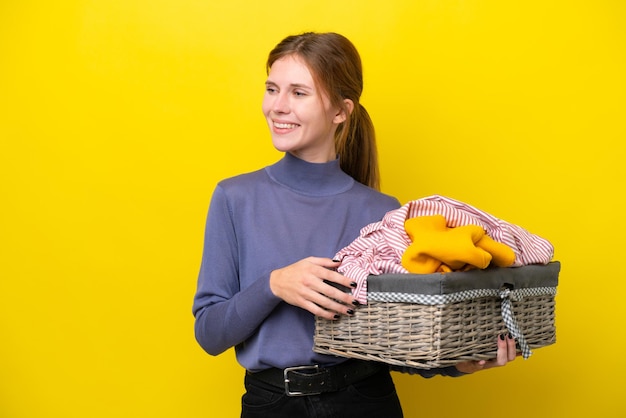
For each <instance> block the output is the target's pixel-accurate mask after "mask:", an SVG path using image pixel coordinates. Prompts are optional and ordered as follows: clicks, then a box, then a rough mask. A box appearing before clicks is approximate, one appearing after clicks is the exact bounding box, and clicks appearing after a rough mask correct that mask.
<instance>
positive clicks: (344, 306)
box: [308, 285, 358, 315]
mask: <svg viewBox="0 0 626 418" xmlns="http://www.w3.org/2000/svg"><path fill="white" fill-rule="evenodd" d="M326 287H327V288H329V289H330V290H332V291H337V292H339V291H338V290H337V289H334V288H333V287H332V286H328V285H326ZM339 294H340V295H341V296H342V297H344V296H350V295H345V294H344V293H342V292H339ZM308 299H309V300H310V301H311V302H313V303H315V304H316V305H318V306H320V307H322V308H323V309H326V310H328V311H333V312H335V313H339V314H342V315H354V308H355V307H356V303H358V302H356V301H354V300H353V299H352V297H351V296H350V297H349V298H348V300H347V301H345V303H344V301H342V300H337V299H334V298H333V297H330V296H329V295H328V294H323V293H318V292H312V293H311V295H310V296H308ZM352 302H356V303H355V304H353V303H352Z"/></svg>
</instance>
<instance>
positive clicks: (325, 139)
mask: <svg viewBox="0 0 626 418" xmlns="http://www.w3.org/2000/svg"><path fill="white" fill-rule="evenodd" d="M265 85H266V88H265V96H264V97H263V114H264V115H265V117H266V119H267V123H268V125H269V128H270V132H271V134H272V142H273V144H274V147H275V148H276V149H277V150H279V151H284V152H289V153H291V154H293V155H295V156H296V157H298V158H300V159H302V160H305V161H309V162H314V163H319V162H327V161H331V160H334V159H335V158H336V154H335V141H334V134H335V130H336V129H337V126H338V125H339V124H340V123H341V122H343V121H344V120H345V115H344V112H343V111H341V110H340V109H339V108H337V107H334V106H332V105H331V104H330V101H329V99H328V97H327V95H326V94H325V93H324V92H323V91H322V90H321V89H320V88H319V87H318V86H317V85H316V84H315V82H314V81H313V76H312V75H311V72H310V71H309V68H308V67H307V66H306V64H305V63H304V61H302V59H300V58H299V57H298V56H296V55H290V56H287V57H284V58H281V59H279V60H277V61H275V62H274V64H272V67H271V68H270V72H269V75H268V77H267V81H266V83H265Z"/></svg>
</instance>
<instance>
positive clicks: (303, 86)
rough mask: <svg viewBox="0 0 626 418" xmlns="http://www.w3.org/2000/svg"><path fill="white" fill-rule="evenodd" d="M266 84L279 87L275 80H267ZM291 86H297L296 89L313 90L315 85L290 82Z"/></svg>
mask: <svg viewBox="0 0 626 418" xmlns="http://www.w3.org/2000/svg"><path fill="white" fill-rule="evenodd" d="M265 85H266V86H276V87H278V84H276V83H274V82H273V81H271V80H267V81H266V82H265ZM289 87H291V88H296V89H306V90H311V91H313V87H310V86H308V85H306V84H300V83H291V84H289Z"/></svg>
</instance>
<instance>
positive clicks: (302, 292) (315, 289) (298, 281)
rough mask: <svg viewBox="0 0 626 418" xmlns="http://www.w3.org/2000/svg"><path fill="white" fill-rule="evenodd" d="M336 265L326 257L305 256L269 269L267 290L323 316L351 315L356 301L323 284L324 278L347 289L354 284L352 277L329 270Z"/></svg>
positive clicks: (337, 263)
mask: <svg viewBox="0 0 626 418" xmlns="http://www.w3.org/2000/svg"><path fill="white" fill-rule="evenodd" d="M339 264H340V262H339V261H333V260H331V259H329V258H318V257H308V258H305V259H304V260H300V261H298V262H296V263H294V264H291V265H289V266H286V267H283V268H281V269H277V270H274V271H272V273H271V274H270V289H271V290H272V293H274V295H276V296H278V297H279V298H281V299H282V300H284V301H285V302H287V303H289V304H290V305H294V306H298V307H300V308H302V309H306V310H307V311H309V312H311V313H312V314H314V315H317V316H321V317H323V318H326V319H338V318H339V315H340V314H343V315H352V314H354V310H353V309H354V307H355V306H358V304H359V303H358V302H357V301H356V300H355V299H354V296H352V295H351V294H349V293H345V292H342V291H341V290H339V289H337V288H335V287H333V286H331V285H330V284H327V283H324V281H325V280H326V281H328V282H332V283H336V284H338V285H340V286H344V287H346V288H348V289H350V288H353V287H355V285H356V284H355V283H354V282H353V281H352V280H351V279H349V278H347V277H345V276H343V275H341V274H339V273H337V272H336V271H333V270H331V269H334V268H336V267H338V266H339Z"/></svg>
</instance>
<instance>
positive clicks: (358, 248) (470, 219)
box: [334, 195, 554, 303]
mask: <svg viewBox="0 0 626 418" xmlns="http://www.w3.org/2000/svg"><path fill="white" fill-rule="evenodd" d="M432 215H442V216H444V217H445V219H446V221H447V227H449V228H455V227H459V226H463V225H477V226H479V227H481V228H483V229H484V230H485V232H486V234H487V235H488V236H489V237H490V238H491V239H493V240H494V241H496V242H498V243H502V244H504V245H506V246H507V247H509V248H511V249H512V251H513V252H514V254H515V261H514V263H513V264H512V266H514V267H520V266H525V265H530V264H547V263H549V262H550V261H551V260H552V257H553V255H554V247H553V246H552V244H550V242H548V241H547V240H545V239H543V238H541V237H539V236H537V235H534V234H531V233H530V232H528V231H526V230H525V229H524V228H522V227H519V226H517V225H513V224H510V223H508V222H505V221H503V220H501V219H498V218H496V217H494V216H492V215H490V214H488V213H486V212H484V211H481V210H479V209H476V208H474V207H472V206H470V205H467V204H465V203H462V202H459V201H456V200H454V199H450V198H447V197H443V196H438V195H435V196H430V197H426V198H423V199H419V200H414V201H411V202H408V203H407V204H405V205H403V206H402V207H400V208H398V209H396V210H393V211H390V212H388V213H387V214H386V215H385V216H384V217H383V219H382V220H381V221H379V222H374V223H372V224H369V225H367V226H365V227H363V228H362V229H361V233H360V235H359V237H357V238H356V239H355V240H354V241H353V242H352V243H351V244H349V245H348V246H346V247H345V248H343V249H341V250H340V251H339V252H338V253H337V254H336V255H335V257H334V258H335V259H337V260H341V261H342V263H341V265H340V266H339V267H338V268H337V271H338V272H340V273H341V274H343V275H345V276H348V277H350V278H352V279H353V280H354V281H355V282H356V283H357V287H356V289H355V291H354V295H355V298H356V299H357V300H358V301H359V302H361V303H366V301H367V277H368V276H369V275H381V274H388V273H390V274H394V273H404V274H407V273H409V271H408V270H407V269H406V268H404V267H403V266H402V264H401V259H402V256H403V254H404V253H405V251H406V250H407V248H408V247H409V245H410V244H411V243H412V240H411V238H410V237H409V235H408V234H407V232H406V230H405V222H406V220H407V219H410V218H414V217H417V216H432Z"/></svg>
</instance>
